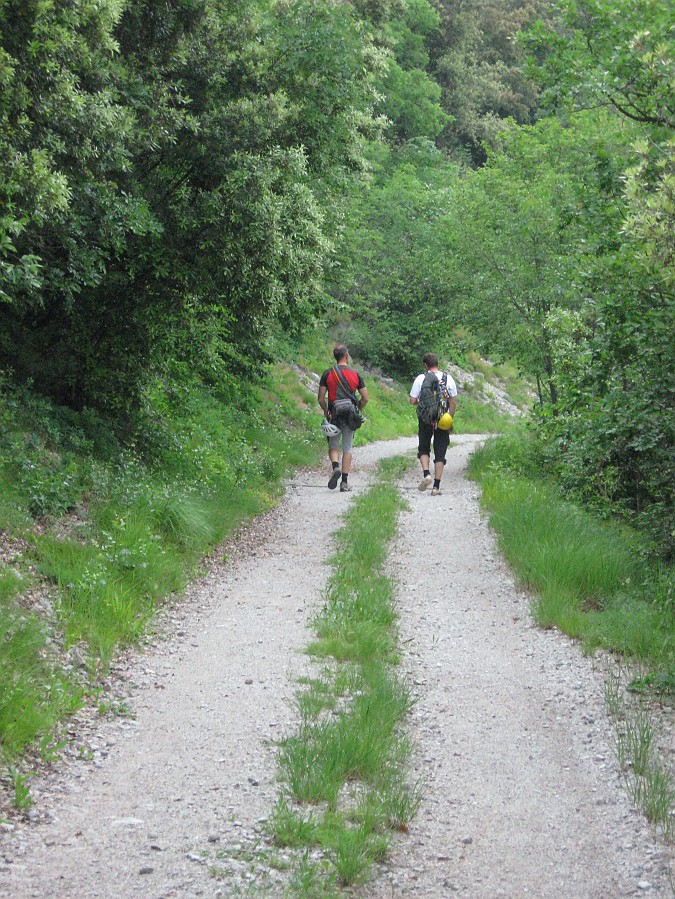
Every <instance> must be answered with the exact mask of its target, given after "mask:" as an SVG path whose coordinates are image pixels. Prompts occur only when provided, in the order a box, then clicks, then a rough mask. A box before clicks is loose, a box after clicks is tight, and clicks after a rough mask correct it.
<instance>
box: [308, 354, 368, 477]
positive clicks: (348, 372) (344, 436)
mask: <svg viewBox="0 0 675 899" xmlns="http://www.w3.org/2000/svg"><path fill="white" fill-rule="evenodd" d="M333 355H334V356H335V362H336V365H334V366H333V368H327V369H326V371H325V372H324V373H323V374H322V375H321V380H320V382H319V393H318V396H317V399H318V401H319V405H320V406H321V408H322V410H323V414H324V415H325V417H326V418H327V419H328V421H330V422H332V423H333V424H334V425H336V427H337V428H338V429H339V431H340V433H339V434H335V435H334V436H332V437H329V438H328V458H329V460H330V463H331V465H332V466H333V472H332V474H331V476H330V480H329V481H328V489H329V490H335V488H336V487H337V485H338V481H339V480H340V475H342V480H341V483H340V493H347V492H349V490H351V487H350V486H349V482H348V478H349V470H350V468H351V465H352V443H353V441H354V428H353V427H352V425H353V424H354V421H353V415H352V412H353V408H352V407H353V406H354V404H356V406H357V408H358V409H359V410H361V409H363V407H364V406H365V405H366V403H367V402H368V391H367V390H366V385H365V384H364V382H363V378H362V377H361V375H360V374H359V373H358V372H357V371H356V370H355V369H353V368H350V366H349V351H348V349H347V347H346V346H344V345H343V344H340V345H339V346H336V347H335V349H334V350H333ZM355 391H356V392H358V398H357V397H356V395H355ZM357 425H358V422H357ZM340 440H342V469H340V463H339V459H340Z"/></svg>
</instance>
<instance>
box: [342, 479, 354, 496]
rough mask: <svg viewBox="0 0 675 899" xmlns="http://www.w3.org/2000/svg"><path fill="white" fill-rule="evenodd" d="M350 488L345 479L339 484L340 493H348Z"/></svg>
mask: <svg viewBox="0 0 675 899" xmlns="http://www.w3.org/2000/svg"><path fill="white" fill-rule="evenodd" d="M351 489H352V488H351V487H350V486H349V484H348V483H347V482H346V481H343V482H342V483H341V484H340V493H349V492H350V490H351Z"/></svg>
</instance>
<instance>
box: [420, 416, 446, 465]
mask: <svg viewBox="0 0 675 899" xmlns="http://www.w3.org/2000/svg"><path fill="white" fill-rule="evenodd" d="M417 437H418V443H417V458H418V459H419V457H420V456H430V455H431V441H432V439H433V441H434V462H445V454H446V453H447V451H448V444H449V443H450V431H444V430H443V429H442V428H434V426H433V425H428V424H425V423H424V422H423V421H418V422H417Z"/></svg>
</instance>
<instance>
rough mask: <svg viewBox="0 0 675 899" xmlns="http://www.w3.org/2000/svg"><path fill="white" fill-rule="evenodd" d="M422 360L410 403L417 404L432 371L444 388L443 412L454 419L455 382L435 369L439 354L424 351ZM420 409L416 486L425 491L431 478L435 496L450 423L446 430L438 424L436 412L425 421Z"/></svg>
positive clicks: (438, 487) (446, 447)
mask: <svg viewBox="0 0 675 899" xmlns="http://www.w3.org/2000/svg"><path fill="white" fill-rule="evenodd" d="M422 362H423V363H424V369H425V370H424V371H423V372H422V374H420V375H418V376H417V377H416V378H415V380H414V382H413V385H412V387H411V388H410V402H411V404H412V405H413V406H418V407H419V406H420V394H421V393H422V387H423V385H424V383H425V378H426V376H427V374H429V372H433V373H434V374H435V375H436V378H437V379H438V381H439V384H440V385H442V387H443V388H444V390H443V392H444V393H445V394H446V402H447V410H446V411H447V412H448V413H449V414H450V415H451V416H452V417H453V418H454V415H455V407H456V405H457V385H456V384H455V382H454V379H453V378H452V376H451V375H450V374H449V373H448V372H443V371H439V370H438V356H437V355H436V353H426V354H425V355H424V357H423V359H422ZM420 412H421V409H420V408H418V425H417V436H418V447H417V458H418V459H419V460H420V465H421V466H422V480H421V482H420V485H419V489H420V490H426V489H427V487H428V486H429V485H430V484H431V483H432V481H433V486H432V488H431V495H432V496H438V495H439V494H440V492H441V478H442V477H443V467H444V466H445V455H446V453H447V450H448V444H449V442H450V434H451V433H452V426H451V427H450V428H449V429H444V428H443V427H439V426H438V421H437V420H436V415H434V416H433V417H432V419H431V420H430V421H426V420H423V419H422V418H421V417H420ZM442 424H443V421H442V419H441V425H442ZM432 441H433V444H434V475H433V478H432V476H431V471H430V463H431V443H432Z"/></svg>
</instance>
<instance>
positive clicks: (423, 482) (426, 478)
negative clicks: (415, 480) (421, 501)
mask: <svg viewBox="0 0 675 899" xmlns="http://www.w3.org/2000/svg"><path fill="white" fill-rule="evenodd" d="M432 481H433V478H432V477H431V475H430V474H425V475H424V477H423V478H422V480H421V481H420V485H419V487H418V488H417V489H418V490H420V491H423V490H426V489H427V487H428V486H429V484H431V482H432Z"/></svg>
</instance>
